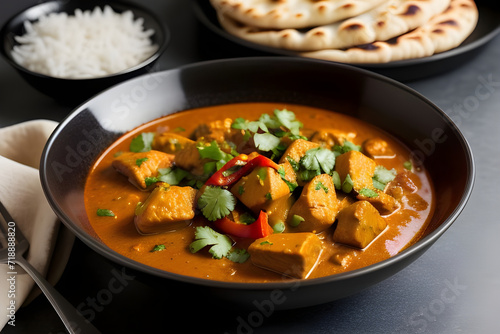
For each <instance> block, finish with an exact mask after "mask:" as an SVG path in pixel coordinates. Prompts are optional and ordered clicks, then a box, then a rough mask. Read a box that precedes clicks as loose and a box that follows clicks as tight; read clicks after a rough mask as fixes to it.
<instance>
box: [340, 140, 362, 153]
mask: <svg viewBox="0 0 500 334" xmlns="http://www.w3.org/2000/svg"><path fill="white" fill-rule="evenodd" d="M333 150H334V151H335V152H336V153H337V155H339V154H344V153H347V152H349V151H358V152H361V146H359V145H356V144H354V143H352V142H350V141H348V140H344V144H343V145H335V146H334V147H333Z"/></svg>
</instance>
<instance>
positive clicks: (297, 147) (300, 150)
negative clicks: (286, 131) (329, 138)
mask: <svg viewBox="0 0 500 334" xmlns="http://www.w3.org/2000/svg"><path fill="white" fill-rule="evenodd" d="M316 147H319V144H318V143H313V142H310V141H308V140H304V139H297V140H295V141H293V142H292V143H291V144H290V145H289V146H288V147H287V149H286V151H285V153H283V155H282V156H281V159H280V161H279V163H280V164H282V163H284V162H286V161H287V160H288V158H291V159H292V160H294V161H295V162H299V161H300V158H302V157H303V156H304V155H305V154H306V152H307V151H308V150H310V149H311V148H316Z"/></svg>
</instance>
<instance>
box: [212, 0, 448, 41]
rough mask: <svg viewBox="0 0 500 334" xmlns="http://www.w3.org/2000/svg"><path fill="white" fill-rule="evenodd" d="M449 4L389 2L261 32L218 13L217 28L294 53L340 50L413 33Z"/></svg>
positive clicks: (427, 0) (434, 0) (433, 0)
mask: <svg viewBox="0 0 500 334" xmlns="http://www.w3.org/2000/svg"><path fill="white" fill-rule="evenodd" d="M450 1H451V0H390V1H387V2H384V3H383V4H381V5H379V6H377V7H376V8H374V9H372V10H370V11H369V12H367V13H364V14H361V15H359V16H356V17H353V18H350V19H347V20H344V21H341V22H337V23H333V24H329V25H323V26H319V27H316V28H313V29H310V30H308V31H301V30H297V29H283V30H263V29H258V28H255V27H251V26H247V25H242V24H240V23H238V22H237V21H235V20H233V19H231V18H229V17H227V16H225V15H223V14H221V13H219V23H220V24H221V26H222V27H223V28H224V29H225V30H226V31H228V32H229V33H231V34H232V35H235V36H237V37H239V38H241V39H245V40H247V41H250V42H253V43H257V44H262V45H267V46H271V47H276V48H282V49H288V50H295V51H316V50H322V49H344V48H348V47H352V46H355V45H360V44H367V43H372V42H375V41H385V40H388V39H391V38H393V37H396V36H399V35H401V34H404V33H406V32H408V31H410V30H413V29H415V28H417V27H420V26H421V25H423V24H425V23H426V22H428V21H429V20H430V18H431V17H433V16H435V15H437V14H439V13H442V12H443V11H444V10H445V9H446V8H448V6H449V5H450Z"/></svg>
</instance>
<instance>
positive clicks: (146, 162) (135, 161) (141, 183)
mask: <svg viewBox="0 0 500 334" xmlns="http://www.w3.org/2000/svg"><path fill="white" fill-rule="evenodd" d="M173 160H174V156H173V155H172V154H168V153H165V152H160V151H156V150H151V151H148V152H139V153H135V152H124V153H122V154H121V155H119V156H118V157H116V158H115V160H113V162H112V166H113V168H115V169H116V170H117V171H118V172H120V173H121V174H123V175H125V176H127V177H128V179H129V181H130V182H131V183H132V184H133V185H135V186H136V187H137V188H139V189H146V188H147V184H146V179H147V178H149V177H155V176H156V175H158V169H160V168H169V167H171V166H172V163H173Z"/></svg>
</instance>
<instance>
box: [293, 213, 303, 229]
mask: <svg viewBox="0 0 500 334" xmlns="http://www.w3.org/2000/svg"><path fill="white" fill-rule="evenodd" d="M304 220H305V219H304V218H302V217H301V216H299V215H293V217H292V220H291V221H290V226H293V227H297V226H299V224H300V223H302V222H303V221H304Z"/></svg>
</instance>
